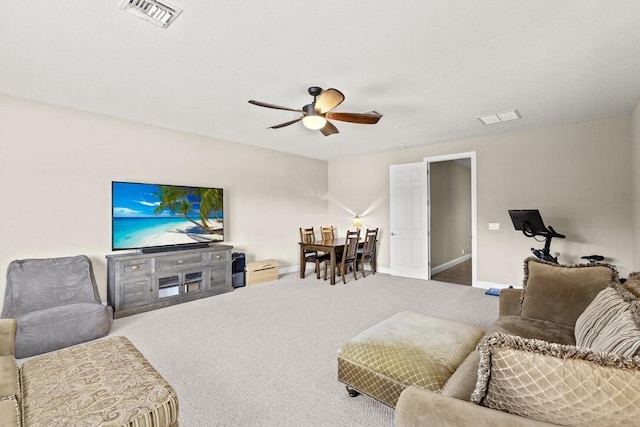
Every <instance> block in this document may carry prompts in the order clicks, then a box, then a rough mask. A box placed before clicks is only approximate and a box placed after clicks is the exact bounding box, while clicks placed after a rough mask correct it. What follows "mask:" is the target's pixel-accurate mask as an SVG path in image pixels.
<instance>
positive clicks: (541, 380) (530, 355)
mask: <svg viewBox="0 0 640 427" xmlns="http://www.w3.org/2000/svg"><path fill="white" fill-rule="evenodd" d="M478 350H479V352H480V367H479V370H478V374H479V375H478V383H477V385H476V389H475V391H474V392H473V395H472V397H471V400H472V402H475V403H478V404H481V405H483V406H487V407H489V408H492V409H497V410H500V411H505V412H509V413H512V414H516V415H520V416H524V417H527V418H532V419H536V420H540V421H545V422H549V423H553V424H559V425H585V426H586V425H589V426H591V425H618V426H632V425H633V426H635V425H638V419H639V418H640V406H638V405H637V402H638V400H639V399H640V359H639V358H629V357H625V356H620V355H617V354H613V353H602V352H593V351H591V350H590V349H587V348H581V347H575V346H570V345H561V344H556V343H548V342H546V341H542V340H531V339H524V338H521V337H517V336H513V335H506V334H502V333H497V334H491V335H487V336H486V337H485V338H483V339H482V340H481V342H480V344H479V345H478Z"/></svg>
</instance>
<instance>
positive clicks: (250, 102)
mask: <svg viewBox="0 0 640 427" xmlns="http://www.w3.org/2000/svg"><path fill="white" fill-rule="evenodd" d="M249 104H253V105H257V106H258V107H267V108H275V109H276V110H286V111H297V112H299V113H302V110H299V109H296V108H288V107H281V106H279V105H273V104H267V103H266V102H261V101H254V100H253V99H252V100H250V101H249Z"/></svg>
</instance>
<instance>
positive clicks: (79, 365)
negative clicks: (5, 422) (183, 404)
mask: <svg viewBox="0 0 640 427" xmlns="http://www.w3.org/2000/svg"><path fill="white" fill-rule="evenodd" d="M20 380H21V386H22V419H23V425H24V426H27V427H32V426H34V427H35V426H40V427H45V426H46V427H54V426H69V425H78V426H80V425H81V426H99V425H100V426H102V425H109V426H130V427H147V426H148V427H152V426H153V427H177V426H178V397H177V396H176V393H175V391H174V390H173V388H172V387H171V385H170V384H169V383H168V382H167V381H166V380H165V379H164V378H163V377H162V376H161V375H160V374H159V373H158V372H157V371H156V370H155V369H154V368H153V367H152V366H151V364H149V362H148V361H147V359H146V358H145V357H144V356H143V355H142V354H141V353H140V352H139V351H138V350H137V349H136V348H135V347H134V346H133V344H131V342H130V341H129V340H128V339H126V338H125V337H113V338H107V339H104V340H99V341H93V342H90V343H86V344H81V345H78V346H75V347H70V348H66V349H64V350H60V351H56V352H53V353H49V354H46V355H42V356H39V357H37V358H34V359H29V360H26V361H25V362H24V363H23V364H22V367H21V368H20Z"/></svg>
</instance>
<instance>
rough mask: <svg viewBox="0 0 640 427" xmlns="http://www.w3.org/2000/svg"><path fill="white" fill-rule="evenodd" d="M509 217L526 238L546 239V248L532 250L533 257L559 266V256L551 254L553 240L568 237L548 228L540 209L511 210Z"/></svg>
mask: <svg viewBox="0 0 640 427" xmlns="http://www.w3.org/2000/svg"><path fill="white" fill-rule="evenodd" d="M509 216H510V217H511V222H513V226H514V228H515V229H516V230H518V231H522V234H524V235H525V236H527V237H533V238H534V239H535V238H536V237H544V247H543V248H542V249H536V248H531V252H533V255H535V256H536V257H537V258H539V259H541V260H544V261H549V262H552V263H554V264H558V255H559V254H558V253H557V252H556V253H555V256H552V255H551V252H550V247H551V239H553V238H554V237H556V238H559V239H564V238H565V237H566V236H565V235H564V234H560V233H558V232H557V231H556V230H554V229H553V227H551V226H549V227H546V226H545V225H544V221H542V216H540V211H539V210H538V209H517V210H516V209H510V210H509ZM536 240H538V239H536ZM538 241H540V240H538Z"/></svg>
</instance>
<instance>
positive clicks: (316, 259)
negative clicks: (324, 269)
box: [300, 227, 329, 279]
mask: <svg viewBox="0 0 640 427" xmlns="http://www.w3.org/2000/svg"><path fill="white" fill-rule="evenodd" d="M315 240H316V234H315V231H314V230H313V227H311V228H300V242H301V243H313V242H315ZM304 258H305V262H306V263H309V262H312V263H313V264H314V265H315V266H316V270H315V273H316V278H317V279H319V278H320V264H321V263H323V262H325V261H327V260H328V259H329V254H325V253H321V254H319V253H318V252H317V251H309V250H305V252H304Z"/></svg>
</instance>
